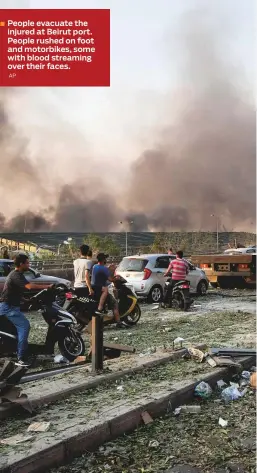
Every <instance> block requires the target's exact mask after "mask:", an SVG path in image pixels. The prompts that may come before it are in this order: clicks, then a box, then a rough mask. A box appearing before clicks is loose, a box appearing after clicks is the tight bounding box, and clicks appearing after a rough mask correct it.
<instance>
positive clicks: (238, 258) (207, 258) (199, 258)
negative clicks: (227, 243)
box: [190, 254, 253, 264]
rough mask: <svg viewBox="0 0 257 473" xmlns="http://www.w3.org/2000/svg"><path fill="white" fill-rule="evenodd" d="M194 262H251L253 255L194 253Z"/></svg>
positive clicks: (192, 258) (192, 257)
mask: <svg viewBox="0 0 257 473" xmlns="http://www.w3.org/2000/svg"><path fill="white" fill-rule="evenodd" d="M190 259H191V261H192V263H193V264H203V263H204V264H208V263H209V264H213V263H223V264H228V263H238V264H243V263H251V262H252V259H253V255H250V254H249V255H246V254H245V255H193V256H191V258H190Z"/></svg>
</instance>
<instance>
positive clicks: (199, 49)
mask: <svg viewBox="0 0 257 473" xmlns="http://www.w3.org/2000/svg"><path fill="white" fill-rule="evenodd" d="M180 38H182V40H183V41H182V44H183V50H182V52H183V59H184V70H183V71H184V77H186V78H187V85H186V86H185V88H184V100H183V99H182V100H181V102H182V103H181V111H180V113H178V114H177V116H176V120H175V121H173V125H172V126H170V127H167V129H166V130H165V131H164V133H163V135H162V136H160V137H159V142H158V144H157V145H156V147H155V148H154V149H150V150H147V151H145V152H144V153H143V154H142V156H140V158H139V159H138V160H137V161H136V162H135V163H134V166H133V179H132V187H131V191H132V189H133V193H132V192H131V195H132V199H133V200H132V205H134V207H137V208H138V209H139V210H140V211H141V212H142V213H144V214H145V215H147V216H149V219H148V222H150V223H152V224H153V226H154V227H155V228H156V227H158V228H162V229H163V228H165V229H168V228H169V227H170V226H171V227H172V228H174V227H175V228H178V229H179V228H180V229H188V228H191V229H193V228H203V227H205V228H206V226H208V224H209V223H210V220H211V217H210V216H211V214H215V215H216V216H222V218H223V220H224V221H227V222H229V225H230V226H231V225H232V226H233V227H235V226H237V225H238V224H240V223H243V224H246V225H247V222H248V223H249V221H250V220H251V221H254V220H255V192H256V186H255V176H256V161H255V153H256V139H255V129H256V127H255V110H254V106H253V104H252V103H250V101H249V98H248V97H245V96H244V91H242V90H240V88H239V86H238V84H236V81H235V72H238V71H235V68H234V67H233V66H232V65H231V64H230V62H229V60H230V58H229V56H226V55H225V54H224V52H223V54H222V53H221V50H220V48H219V46H220V45H219V44H218V36H217V35H215V34H214V32H213V31H212V30H211V29H210V28H209V25H208V22H205V21H204V20H203V19H202V17H201V15H199V14H198V15H195V14H190V15H188V17H187V18H184V22H183V28H182V30H180ZM222 58H223V59H222ZM236 79H237V81H238V82H240V73H239V74H238V76H237V77H236ZM182 92H183V91H182ZM180 93H181V90H180ZM174 99H175V97H174ZM171 107H172V101H171ZM206 224H207V225H206Z"/></svg>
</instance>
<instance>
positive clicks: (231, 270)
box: [190, 254, 256, 289]
mask: <svg viewBox="0 0 257 473" xmlns="http://www.w3.org/2000/svg"><path fill="white" fill-rule="evenodd" d="M190 260H191V261H192V263H193V264H194V265H195V266H198V267H199V268H201V269H203V271H205V274H206V276H207V278H208V279H209V281H210V284H211V285H212V286H213V287H220V288H222V289H234V288H238V289H239V288H240V289H242V288H246V287H248V288H254V287H256V254H238V255H235V254H234V255H224V254H223V255H193V256H191V258H190Z"/></svg>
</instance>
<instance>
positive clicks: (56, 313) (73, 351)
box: [0, 287, 85, 361]
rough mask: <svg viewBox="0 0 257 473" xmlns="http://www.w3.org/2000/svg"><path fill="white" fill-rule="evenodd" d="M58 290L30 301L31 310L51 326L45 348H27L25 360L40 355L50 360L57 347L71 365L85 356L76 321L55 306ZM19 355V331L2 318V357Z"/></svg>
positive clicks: (0, 339) (34, 345)
mask: <svg viewBox="0 0 257 473" xmlns="http://www.w3.org/2000/svg"><path fill="white" fill-rule="evenodd" d="M55 298H56V289H55V288H53V287H50V288H48V289H43V290H42V291H40V292H39V293H37V294H36V295H35V296H33V297H31V299H30V306H29V310H32V309H33V310H37V311H38V312H41V314H42V316H43V318H44V320H45V322H46V323H47V325H48V331H47V335H46V339H45V343H44V345H38V344H32V343H29V344H28V351H27V353H26V356H27V357H28V359H30V358H32V359H33V358H35V357H37V355H45V356H48V355H49V356H51V355H53V354H54V348H55V344H56V343H57V344H58V347H59V350H60V352H61V354H62V355H63V356H64V357H65V358H66V359H67V360H69V361H74V360H75V359H76V358H77V357H78V356H80V355H84V353H85V344H84V341H83V340H82V338H81V335H80V334H79V333H78V331H77V322H76V319H75V317H74V316H73V315H72V314H70V313H69V312H68V311H66V310H64V309H63V308H62V307H61V306H59V305H58V304H57V303H56V302H55ZM16 352H17V331H16V327H15V326H14V325H13V324H12V323H11V322H10V320H9V319H7V317H5V316H0V357H4V356H12V355H14V354H15V353H16Z"/></svg>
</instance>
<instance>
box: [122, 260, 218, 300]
mask: <svg viewBox="0 0 257 473" xmlns="http://www.w3.org/2000/svg"><path fill="white" fill-rule="evenodd" d="M175 258H176V257H175V256H173V255H167V254H156V255H140V256H139V255H136V256H126V257H125V258H123V260H122V261H121V263H120V264H119V265H118V267H117V268H116V271H115V274H117V275H120V276H122V277H123V278H125V279H126V280H127V282H128V283H129V284H130V285H133V287H134V290H135V292H136V294H137V296H138V297H143V298H147V299H148V301H149V302H159V301H160V300H161V299H162V295H163V289H164V285H165V281H166V280H167V278H166V277H164V276H163V274H164V273H165V272H166V270H167V268H168V266H169V264H170V261H171V260H172V259H175ZM188 264H189V267H190V271H189V273H188V276H187V279H188V281H190V292H192V293H197V294H199V295H203V294H206V292H207V289H208V287H209V281H208V279H207V277H206V275H205V272H204V271H203V270H202V269H200V268H196V267H195V266H193V265H192V263H190V262H189V261H188Z"/></svg>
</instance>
